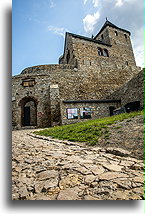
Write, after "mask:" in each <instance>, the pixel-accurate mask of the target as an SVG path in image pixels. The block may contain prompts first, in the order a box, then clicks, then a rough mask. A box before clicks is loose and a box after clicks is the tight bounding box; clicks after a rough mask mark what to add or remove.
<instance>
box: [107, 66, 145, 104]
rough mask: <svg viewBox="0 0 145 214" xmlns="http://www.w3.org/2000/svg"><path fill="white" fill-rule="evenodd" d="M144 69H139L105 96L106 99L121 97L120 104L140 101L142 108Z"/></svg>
mask: <svg viewBox="0 0 145 214" xmlns="http://www.w3.org/2000/svg"><path fill="white" fill-rule="evenodd" d="M143 84H144V71H143V70H142V71H140V72H139V73H138V74H137V75H136V76H134V77H133V78H132V79H131V80H130V81H129V82H127V83H126V84H124V85H123V86H121V87H120V88H119V89H118V90H116V91H115V92H114V93H112V94H110V95H109V96H107V99H121V105H122V106H124V105H125V104H127V103H129V102H134V101H140V105H141V108H143V100H144V85H143Z"/></svg>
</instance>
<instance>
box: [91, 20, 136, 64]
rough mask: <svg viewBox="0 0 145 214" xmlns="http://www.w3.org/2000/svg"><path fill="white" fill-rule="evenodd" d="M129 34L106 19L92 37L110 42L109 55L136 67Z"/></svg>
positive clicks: (119, 61)
mask: <svg viewBox="0 0 145 214" xmlns="http://www.w3.org/2000/svg"><path fill="white" fill-rule="evenodd" d="M130 35H131V33H130V32H129V31H128V30H125V29H122V28H119V27H117V26H116V25H114V24H112V23H111V22H109V21H108V20H106V22H105V24H104V25H103V27H102V28H101V30H100V31H99V33H98V34H97V35H96V36H95V38H94V39H95V40H100V41H102V42H105V43H107V44H110V45H111V46H112V47H111V52H110V55H111V56H112V57H115V58H117V60H118V63H121V64H123V63H124V64H126V65H128V66H131V67H134V66H135V67H136V63H135V58H134V54H133V49H132V44H131V40H130Z"/></svg>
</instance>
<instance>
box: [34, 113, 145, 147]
mask: <svg viewBox="0 0 145 214" xmlns="http://www.w3.org/2000/svg"><path fill="white" fill-rule="evenodd" d="M138 115H143V111H138V112H132V113H129V114H128V113H124V114H120V115H115V116H111V117H105V118H101V119H96V120H88V121H85V122H81V123H76V124H71V125H64V126H56V127H52V128H48V129H44V130H41V131H36V132H34V133H35V134H37V135H42V136H51V137H53V138H58V139H61V140H69V141H77V142H87V143H89V144H91V145H95V144H97V142H98V139H99V137H100V136H102V135H103V134H105V136H106V139H109V133H108V130H107V126H108V125H111V124H113V123H116V122H117V121H123V120H125V119H128V118H132V117H135V116H138Z"/></svg>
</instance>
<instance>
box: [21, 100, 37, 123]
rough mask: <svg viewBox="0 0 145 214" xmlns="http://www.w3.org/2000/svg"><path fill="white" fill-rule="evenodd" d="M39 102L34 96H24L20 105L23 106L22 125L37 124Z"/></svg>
mask: <svg viewBox="0 0 145 214" xmlns="http://www.w3.org/2000/svg"><path fill="white" fill-rule="evenodd" d="M37 104H38V101H37V100H36V99H35V98H33V97H24V98H23V99H22V100H21V101H20V102H19V105H20V106H21V126H22V127H23V126H37Z"/></svg>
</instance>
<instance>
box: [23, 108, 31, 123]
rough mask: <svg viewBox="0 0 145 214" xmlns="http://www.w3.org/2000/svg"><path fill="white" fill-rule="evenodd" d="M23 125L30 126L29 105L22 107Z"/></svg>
mask: <svg viewBox="0 0 145 214" xmlns="http://www.w3.org/2000/svg"><path fill="white" fill-rule="evenodd" d="M24 126H30V106H25V107H24Z"/></svg>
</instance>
